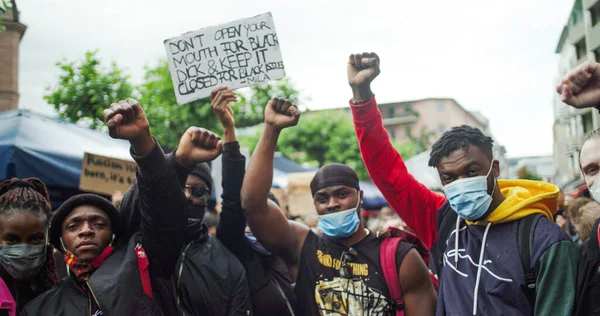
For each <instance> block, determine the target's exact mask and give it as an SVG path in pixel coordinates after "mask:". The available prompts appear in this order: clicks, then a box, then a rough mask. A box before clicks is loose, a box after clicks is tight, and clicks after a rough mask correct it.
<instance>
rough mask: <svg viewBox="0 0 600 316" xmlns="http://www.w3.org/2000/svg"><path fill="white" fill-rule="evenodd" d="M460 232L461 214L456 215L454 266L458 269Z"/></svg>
mask: <svg viewBox="0 0 600 316" xmlns="http://www.w3.org/2000/svg"><path fill="white" fill-rule="evenodd" d="M459 233H460V216H457V217H456V233H455V234H454V267H455V268H456V269H458V234H459Z"/></svg>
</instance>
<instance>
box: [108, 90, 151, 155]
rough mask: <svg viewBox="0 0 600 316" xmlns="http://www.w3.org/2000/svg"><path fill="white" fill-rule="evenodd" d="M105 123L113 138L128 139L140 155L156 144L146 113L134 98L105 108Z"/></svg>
mask: <svg viewBox="0 0 600 316" xmlns="http://www.w3.org/2000/svg"><path fill="white" fill-rule="evenodd" d="M104 123H105V124H106V126H108V133H109V134H110V136H111V137H112V138H119V139H126V140H128V141H129V142H130V143H131V146H132V147H133V150H134V151H135V152H136V153H137V154H138V155H145V154H147V153H148V152H150V150H151V149H152V146H154V140H153V139H152V135H150V127H149V124H148V119H146V113H144V110H143V109H142V106H141V105H140V103H139V102H138V101H136V100H134V99H127V100H121V101H119V102H118V103H113V104H111V105H110V109H106V110H104Z"/></svg>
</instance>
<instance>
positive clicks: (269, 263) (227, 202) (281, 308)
mask: <svg viewBox="0 0 600 316" xmlns="http://www.w3.org/2000/svg"><path fill="white" fill-rule="evenodd" d="M211 99H212V104H211V107H212V109H213V112H215V114H216V115H217V117H218V118H219V120H220V122H221V126H222V127H223V138H224V144H223V155H222V156H221V157H222V158H221V159H222V179H223V180H222V185H223V194H222V199H223V206H222V210H221V218H220V221H219V226H218V229H217V237H218V238H219V240H220V241H221V242H222V243H223V244H224V245H225V246H226V247H227V248H228V249H229V250H230V251H231V252H232V253H233V254H234V255H235V256H236V257H237V258H238V259H239V260H240V262H241V263H242V265H243V266H244V268H245V269H246V275H247V277H248V285H249V287H250V295H251V299H252V308H253V310H254V315H265V316H267V315H295V313H294V308H295V305H296V297H295V295H294V289H293V287H292V281H291V279H290V275H289V271H288V269H287V265H286V264H285V261H283V259H281V258H280V257H279V256H277V255H274V254H273V253H271V252H269V251H268V250H266V249H265V248H264V247H263V246H262V245H261V244H260V243H259V242H258V241H257V240H256V237H255V236H254V235H253V234H252V232H251V231H250V230H249V229H247V227H246V225H247V221H246V217H245V216H244V212H243V211H242V202H241V200H240V194H241V190H242V182H243V180H244V175H245V173H246V157H244V155H242V153H241V152H240V145H239V143H238V141H237V139H236V136H235V120H234V116H233V110H232V109H231V107H230V106H229V103H230V102H235V101H237V97H236V95H235V93H234V92H233V91H231V90H228V89H227V88H220V89H217V90H214V91H213V92H212V95H211ZM269 199H270V200H271V201H273V202H275V203H276V204H277V203H278V202H277V201H276V199H275V197H274V196H273V195H272V194H269Z"/></svg>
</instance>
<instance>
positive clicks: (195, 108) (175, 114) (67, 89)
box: [44, 51, 300, 148]
mask: <svg viewBox="0 0 600 316" xmlns="http://www.w3.org/2000/svg"><path fill="white" fill-rule="evenodd" d="M57 66H58V67H59V68H60V69H61V75H60V77H59V82H58V84H56V86H54V87H51V88H50V87H49V88H47V91H48V93H47V94H46V95H45V96H44V99H45V100H46V101H47V102H48V103H49V104H52V105H53V106H54V108H55V109H56V110H57V112H58V113H59V116H60V117H61V118H63V119H66V120H68V121H71V122H81V123H84V124H88V125H89V126H90V127H91V128H96V129H103V127H104V124H103V121H102V114H103V111H104V110H105V109H107V108H108V107H109V106H110V104H111V103H113V102H116V101H119V100H123V99H126V98H129V97H134V98H137V97H139V98H138V100H139V101H140V103H141V104H142V106H143V107H144V110H145V111H146V116H147V117H148V121H149V123H150V127H151V129H152V133H153V135H155V137H156V138H157V139H158V141H159V142H160V143H161V145H162V146H163V147H165V148H175V147H176V146H177V143H178V141H179V138H180V137H181V135H182V134H183V132H184V131H185V130H186V129H187V128H188V127H190V126H200V127H203V128H206V129H209V130H213V131H216V132H220V131H221V124H220V123H219V121H218V119H217V117H216V116H215V115H214V114H213V113H212V110H211V108H210V98H205V99H202V100H198V101H194V102H191V103H188V104H183V105H178V104H177V101H176V98H175V93H174V91H173V81H172V80H171V75H170V72H169V66H168V63H167V61H166V60H164V59H162V60H159V62H158V63H157V64H156V65H155V66H153V67H146V68H145V71H146V73H145V75H144V80H143V83H142V84H140V85H139V86H138V87H135V88H134V87H133V86H132V85H131V84H130V83H129V76H128V75H126V74H125V73H124V72H123V71H122V70H121V69H119V68H118V67H117V66H116V64H115V63H114V62H113V63H112V64H111V67H109V68H104V67H102V66H101V61H100V59H99V58H98V57H97V52H96V51H94V52H87V53H86V55H85V58H84V59H83V60H81V61H76V62H69V61H66V60H63V61H61V62H58V63H57ZM238 95H239V96H240V102H237V103H236V104H234V105H233V106H232V107H233V110H234V113H235V121H236V126H238V127H245V126H253V125H256V124H258V123H261V122H262V121H263V112H264V106H265V105H266V104H267V103H268V101H269V99H270V98H271V97H282V98H287V99H291V100H292V101H294V102H295V103H297V102H298V98H299V95H300V93H299V92H298V91H297V90H295V89H294V88H293V86H292V85H291V83H290V81H289V80H288V79H282V80H277V81H273V82H270V83H268V84H265V85H260V86H255V87H251V88H246V89H243V90H242V91H241V92H238Z"/></svg>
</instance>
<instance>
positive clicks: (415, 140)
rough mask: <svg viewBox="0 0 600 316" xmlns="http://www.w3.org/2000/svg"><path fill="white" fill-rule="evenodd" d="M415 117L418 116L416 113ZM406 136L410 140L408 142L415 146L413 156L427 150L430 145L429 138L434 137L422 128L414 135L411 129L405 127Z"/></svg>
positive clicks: (433, 134)
mask: <svg viewBox="0 0 600 316" xmlns="http://www.w3.org/2000/svg"><path fill="white" fill-rule="evenodd" d="M415 113H417V112H415ZM416 115H417V116H418V113H417V114H416ZM406 135H407V136H408V138H409V139H410V142H411V143H412V144H414V145H415V152H414V154H415V155H417V154H420V153H422V152H424V151H426V150H427V149H429V147H430V146H431V143H432V142H431V138H432V137H434V136H435V133H434V132H432V131H429V130H427V128H426V127H425V126H423V127H422V128H421V132H420V133H419V135H414V134H413V130H412V128H411V127H410V126H406Z"/></svg>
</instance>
